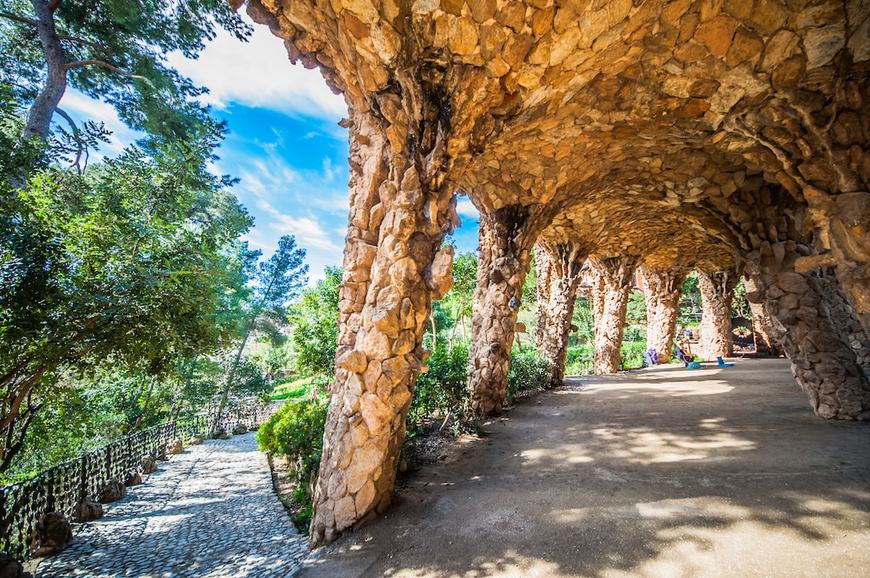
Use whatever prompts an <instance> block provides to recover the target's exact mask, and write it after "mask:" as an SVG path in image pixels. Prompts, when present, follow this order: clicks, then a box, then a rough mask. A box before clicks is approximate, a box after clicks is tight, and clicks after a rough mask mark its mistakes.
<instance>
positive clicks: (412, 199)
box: [247, 0, 870, 545]
mask: <svg viewBox="0 0 870 578" xmlns="http://www.w3.org/2000/svg"><path fill="white" fill-rule="evenodd" d="M247 4H248V11H249V12H250V13H251V15H252V16H253V17H254V19H255V20H256V21H258V22H262V23H264V24H267V25H268V26H269V27H270V28H271V29H272V31H273V32H274V33H275V34H276V35H279V36H281V37H283V38H284V39H285V44H286V46H287V49H288V53H289V54H290V57H291V59H293V60H294V61H296V60H298V61H301V62H303V63H304V64H305V65H306V66H311V67H313V66H318V67H320V68H321V70H322V71H323V73H324V76H325V78H326V79H327V82H328V83H329V84H330V86H333V87H334V88H335V89H336V90H340V91H341V92H342V93H343V94H344V96H345V99H346V101H347V102H348V106H349V110H350V113H349V118H348V119H347V121H346V122H345V124H346V125H347V126H348V127H349V129H350V132H351V155H350V156H351V159H350V160H351V212H350V218H349V227H348V240H347V246H346V251H345V268H346V273H345V275H346V277H345V280H344V284H343V287H342V290H341V312H340V324H341V329H340V340H341V342H340V344H339V345H340V347H339V358H338V360H337V370H336V380H335V383H334V385H333V389H332V392H333V393H332V399H331V402H330V409H329V416H328V424H327V433H326V436H325V439H324V442H325V443H324V459H323V462H322V465H321V472H320V477H319V481H318V485H317V491H316V495H315V516H314V520H313V523H312V529H311V540H312V543H313V544H315V545H317V544H322V543H325V542H328V541H330V540H332V539H333V538H334V537H335V536H336V535H338V533H339V532H341V531H343V530H345V529H347V528H351V527H354V526H355V525H357V524H359V523H362V522H364V521H365V520H367V519H370V518H371V517H372V516H374V515H375V514H376V513H377V512H380V511H383V509H384V508H385V507H386V505H387V504H388V503H389V496H390V493H391V490H392V485H393V480H394V475H395V458H396V456H397V455H398V449H399V447H400V446H401V443H402V437H403V434H404V414H405V412H406V411H407V403H408V401H409V399H410V395H411V393H412V390H413V383H414V378H415V375H416V373H417V372H418V371H420V370H421V369H422V366H423V364H424V363H425V358H426V352H425V351H423V350H422V345H421V341H420V339H421V337H422V327H423V326H424V324H425V321H426V318H427V316H428V314H429V312H430V308H431V300H432V299H433V298H434V297H436V296H437V295H439V294H440V292H442V291H444V290H446V286H447V284H448V279H449V274H448V272H449V268H450V267H449V263H450V255H449V252H445V251H442V250H440V242H441V239H442V238H443V235H444V234H445V233H446V232H447V231H449V230H450V228H451V227H452V226H454V223H455V221H456V215H455V210H454V208H453V200H452V196H453V194H454V193H455V192H456V191H465V192H468V193H469V195H470V196H471V197H472V198H473V199H474V201H475V204H476V205H477V206H478V207H479V208H480V209H481V213H482V214H484V213H485V214H486V215H487V217H485V218H486V219H493V222H492V225H493V229H498V228H499V227H500V226H501V225H499V221H498V219H499V217H498V215H500V214H502V213H499V211H503V210H506V211H508V212H510V211H513V210H515V209H509V208H510V207H523V208H524V209H523V210H528V211H530V212H531V211H538V212H540V213H541V214H544V213H547V214H550V215H551V217H550V218H551V219H552V223H550V224H549V226H552V227H554V230H556V231H558V227H560V226H561V227H562V228H563V229H564V230H566V231H568V230H569V229H570V230H571V234H570V235H569V236H568V237H569V238H576V239H578V240H590V238H591V240H592V241H593V242H592V243H590V244H589V245H588V246H587V247H586V250H588V251H589V252H590V253H596V254H598V255H599V256H601V257H605V258H621V257H622V256H623V255H631V256H632V257H633V258H634V259H635V260H637V261H640V260H642V259H644V258H645V257H646V256H647V255H648V254H649V253H652V252H655V250H657V249H656V247H652V246H645V247H643V249H644V250H643V251H638V250H636V249H630V248H628V247H621V246H610V247H608V243H606V242H602V239H601V235H599V234H597V231H599V230H600V228H599V227H597V225H598V224H599V223H600V222H601V221H608V222H609V223H610V226H611V228H612V229H614V230H615V231H618V230H625V229H628V228H630V227H632V226H635V227H639V228H641V229H645V230H647V231H648V232H649V233H650V234H652V233H656V234H655V235H653V237H658V238H661V237H666V236H668V235H670V234H671V233H670V232H669V231H670V230H669V229H668V226H667V224H666V223H665V222H661V223H659V224H657V225H655V226H652V225H651V226H650V227H646V226H638V223H639V222H642V221H643V219H644V218H645V217H646V216H648V214H649V211H654V212H655V214H656V215H658V216H666V215H670V217H669V218H670V219H674V221H673V222H676V223H677V224H680V225H681V227H680V230H683V229H684V228H687V229H688V230H689V231H690V232H693V233H692V234H693V235H694V234H695V233H697V235H696V236H694V240H695V241H697V243H698V245H697V246H703V244H705V243H707V244H709V243H710V241H711V240H713V241H715V242H721V243H723V244H724V246H726V247H729V248H730V249H729V250H733V254H734V258H735V261H736V262H735V263H734V264H736V265H741V266H744V267H745V271H746V272H747V273H748V274H749V275H750V276H751V277H752V279H753V281H754V282H755V284H756V291H754V292H753V299H754V300H755V301H757V302H759V303H763V304H764V307H765V308H766V310H767V312H768V313H769V315H770V318H771V327H772V332H773V333H774V334H775V335H774V337H775V338H776V339H777V340H778V341H779V342H780V343H781V345H782V347H783V349H784V350H785V351H786V353H787V355H788V356H789V358H790V359H791V360H792V363H793V370H794V373H795V377H796V380H797V381H798V383H799V384H800V385H801V387H803V388H804V389H805V390H806V391H807V393H808V396H809V398H810V401H811V405H812V406H813V408H814V410H815V411H816V412H817V413H818V414H819V415H820V416H823V417H829V418H843V419H855V418H862V417H867V411H868V407H870V403H868V391H867V388H868V385H867V378H866V376H865V374H864V372H863V366H862V363H863V362H862V361H860V360H861V359H863V358H859V355H863V354H860V353H859V352H860V351H863V345H862V343H864V340H866V335H867V332H868V324H870V317H868V316H870V266H868V263H870V235H868V228H870V193H868V192H867V191H868V188H870V187H868V180H870V154H868V149H870V147H868V137H870V128H868V127H867V126H866V122H865V119H867V118H870V87H868V68H870V34H868V26H870V23H868V19H867V17H866V13H865V12H866V10H865V9H864V8H863V7H862V5H861V3H854V2H853V3H842V2H836V1H834V0H820V1H811V2H806V3H783V2H780V1H779V0H772V1H768V2H764V3H763V6H755V5H754V4H753V3H752V2H741V1H737V2H725V3H721V2H705V1H669V0H649V1H646V2H640V3H632V2H630V1H616V2H601V1H595V0H589V1H585V0H583V1H578V2H567V3H563V2H552V1H550V0H523V1H511V2H507V1H505V0H498V1H496V0H493V1H485V2H479V1H470V0H469V1H465V2H463V1H455V0H431V1H426V2H421V1H411V0H383V1H381V0H336V1H334V2H314V1H312V0H296V1H294V2H278V1H277V0H248V3H247ZM608 202H611V203H612V204H611V205H608ZM584 205H585V207H586V208H585V209H583V208H578V207H582V206H584ZM596 205H597V206H598V207H599V208H601V207H609V208H608V209H607V210H606V211H605V213H603V214H599V217H603V216H612V215H620V216H619V217H618V218H611V219H609V220H608V219H603V218H585V217H584V218H581V219H578V222H580V223H583V225H582V226H581V227H580V228H581V229H582V230H578V229H576V228H572V227H569V226H566V224H567V223H569V222H572V221H571V215H572V214H574V215H578V214H584V211H585V214H586V215H589V216H592V212H593V211H594V210H595V206H596ZM506 208H507V209H506ZM487 223H489V221H487ZM560 223H561V224H560ZM686 223H687V224H688V226H687V227H683V226H682V224H686ZM540 226H541V227H542V228H543V227H547V226H548V225H547V224H541V225H540ZM574 233H577V235H575V234H574ZM558 236H559V235H558V234H557V235H556V237H557V238H558ZM533 237H537V233H535V234H534V235H528V239H527V240H528V242H529V243H528V248H529V249H530V248H531V245H532V244H533V243H534V241H535V239H534V238H533ZM604 237H605V240H606V238H607V235H604ZM617 237H618V235H617ZM635 244H642V243H641V242H639V241H637V240H636V243H635ZM497 245H498V242H497V241H496V242H495V243H494V246H497ZM692 246H695V245H694V244H693V245H692ZM523 247H525V241H524V244H523ZM523 250H524V251H525V249H523ZM517 256H519V258H517V259H516V261H517V263H518V266H517V267H515V270H516V271H515V272H516V273H522V269H523V268H527V267H528V264H527V263H528V256H527V255H526V254H525V253H523V251H520V252H519V253H518V254H517V255H514V257H517ZM497 259H498V256H496V257H495V259H494V260H497ZM647 264H648V263H647ZM515 276H516V275H515V274H514V273H511V275H510V277H511V278H513V277H515ZM520 276H522V275H520ZM495 285H496V289H497V288H498V286H500V285H503V282H496V283H495ZM832 288H837V289H838V291H834V290H833V289H832ZM480 290H481V292H482V291H483V289H482V288H481V289H480ZM493 291H494V292H495V293H498V294H501V293H504V294H505V295H507V292H502V291H497V290H495V289H493ZM481 294H482V295H483V293H481ZM509 304H510V299H508V305H509ZM498 314H499V315H502V318H504V319H506V320H507V327H504V328H503V329H504V334H505V335H504V336H503V339H501V341H502V346H503V345H504V343H505V342H508V345H509V340H508V339H506V337H507V335H508V334H510V333H511V331H512V323H513V322H512V321H511V314H510V313H509V312H504V311H501V312H500V313H498ZM847 314H848V315H847ZM847 317H848V319H849V320H854V321H855V322H857V323H858V324H860V325H861V326H862V328H863V333H862V332H860V331H857V330H855V323H853V322H850V323H846V324H843V323H839V322H838V321H836V320H843V319H846V318H847ZM494 326H495V324H494V323H492V322H490V321H487V322H486V323H484V322H481V323H480V324H479V327H480V328H481V329H480V331H485V330H486V328H487V327H494ZM848 336H852V337H854V338H855V340H857V341H858V342H859V347H853V346H852V345H851V341H850V338H848ZM508 351H509V349H508ZM487 355H488V354H487ZM499 355H501V356H502V357H501V358H499V357H498V356H496V358H495V359H493V360H492V366H493V367H498V368H499V370H498V375H497V380H496V381H495V382H490V384H489V385H488V386H486V388H484V387H482V386H481V388H480V390H481V391H484V390H485V391H489V392H495V394H496V395H495V396H492V395H490V396H489V398H487V399H489V401H488V402H487V404H488V403H489V402H490V401H493V400H494V399H495V397H497V396H498V395H497V394H498V391H499V386H498V385H497V384H498V380H501V374H502V373H503V371H502V369H501V365H499V364H500V363H502V361H503V359H504V358H503V355H504V352H503V351H501V352H499ZM499 359H501V361H499ZM488 363H489V362H488ZM481 375H482V373H481ZM477 383H478V384H480V383H487V380H484V379H478V381H477ZM474 388H475V390H477V389H478V388H477V386H476V385H475V386H474ZM481 399H483V397H481ZM487 404H484V403H479V404H478V407H479V408H487V407H490V406H489V405H487ZM491 407H492V408H493V409H495V408H496V407H497V406H496V405H492V406H491Z"/></svg>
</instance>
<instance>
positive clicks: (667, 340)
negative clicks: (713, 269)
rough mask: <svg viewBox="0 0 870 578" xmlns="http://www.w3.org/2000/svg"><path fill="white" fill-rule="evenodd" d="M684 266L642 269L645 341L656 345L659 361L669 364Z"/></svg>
mask: <svg viewBox="0 0 870 578" xmlns="http://www.w3.org/2000/svg"><path fill="white" fill-rule="evenodd" d="M687 273H688V271H686V270H685V269H664V270H662V269H653V268H650V267H643V268H641V274H642V275H643V279H644V284H645V285H646V291H645V295H646V343H647V347H652V348H655V350H656V353H657V354H658V361H659V363H668V362H670V360H671V357H672V354H673V350H674V337H676V332H677V315H678V314H679V312H680V297H681V296H682V292H683V281H684V280H685V278H686V274H687Z"/></svg>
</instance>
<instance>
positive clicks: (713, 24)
mask: <svg viewBox="0 0 870 578" xmlns="http://www.w3.org/2000/svg"><path fill="white" fill-rule="evenodd" d="M737 25H738V22H737V21H736V20H734V19H733V18H731V17H730V16H724V15H719V16H716V17H715V18H713V19H711V20H708V21H707V22H702V23H701V24H700V25H698V28H697V30H695V40H697V41H698V42H700V43H701V44H703V45H704V46H706V47H707V49H708V50H709V51H710V53H712V54H714V55H716V56H720V57H721V56H725V54H726V53H727V52H728V48H729V47H730V46H731V39H732V38H733V37H734V31H735V30H736V28H737Z"/></svg>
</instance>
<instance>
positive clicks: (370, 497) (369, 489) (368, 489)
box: [354, 480, 377, 516]
mask: <svg viewBox="0 0 870 578" xmlns="http://www.w3.org/2000/svg"><path fill="white" fill-rule="evenodd" d="M376 497H377V493H376V492H375V484H374V482H372V481H371V480H369V481H368V482H366V484H365V485H364V486H363V487H362V488H361V489H360V491H359V492H358V493H357V495H356V496H355V497H354V503H355V505H356V511H357V512H358V515H360V516H362V515H363V514H365V513H366V512H368V511H369V510H371V509H372V508H373V507H374V505H375V498H376Z"/></svg>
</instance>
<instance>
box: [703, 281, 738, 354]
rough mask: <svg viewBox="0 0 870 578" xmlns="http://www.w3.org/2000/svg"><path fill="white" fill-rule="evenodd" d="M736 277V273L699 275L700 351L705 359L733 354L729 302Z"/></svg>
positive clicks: (735, 283)
mask: <svg viewBox="0 0 870 578" xmlns="http://www.w3.org/2000/svg"><path fill="white" fill-rule="evenodd" d="M737 280H738V276H737V273H736V272H735V271H718V272H715V273H708V272H705V271H698V288H699V289H700V290H701V341H700V343H699V349H700V352H701V355H703V356H704V357H705V358H706V359H715V358H716V356H718V355H721V356H723V357H728V356H730V355H732V354H733V353H734V347H733V343H732V336H731V301H732V300H733V297H734V287H735V285H737Z"/></svg>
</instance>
